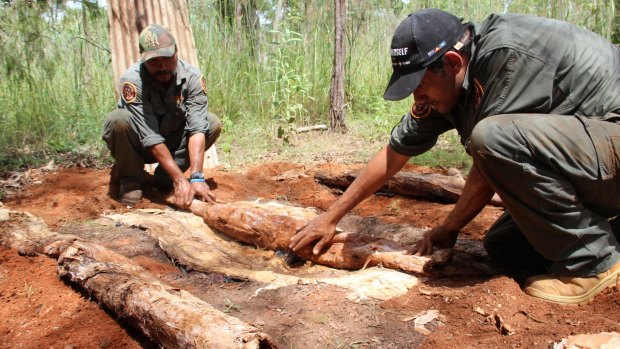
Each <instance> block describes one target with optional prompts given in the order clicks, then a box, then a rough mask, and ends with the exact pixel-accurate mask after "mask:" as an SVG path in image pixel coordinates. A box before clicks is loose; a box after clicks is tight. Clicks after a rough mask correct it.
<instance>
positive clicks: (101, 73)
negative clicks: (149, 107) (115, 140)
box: [0, 1, 114, 168]
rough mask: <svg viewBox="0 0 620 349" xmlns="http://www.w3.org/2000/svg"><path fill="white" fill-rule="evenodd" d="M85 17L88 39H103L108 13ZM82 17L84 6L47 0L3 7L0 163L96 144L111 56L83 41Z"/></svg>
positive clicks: (108, 102)
mask: <svg viewBox="0 0 620 349" xmlns="http://www.w3.org/2000/svg"><path fill="white" fill-rule="evenodd" d="M90 18H91V20H92V22H91V24H92V28H91V33H90V38H89V39H90V40H97V41H100V42H104V43H106V42H107V33H106V27H105V22H106V20H107V18H106V16H105V13H104V12H103V11H94V12H92V16H91V17H90ZM81 20H82V16H81V12H78V11H76V10H71V9H67V8H64V7H52V8H48V7H47V5H46V4H43V5H38V6H35V5H32V4H31V3H30V2H26V1H15V2H13V3H11V4H10V5H4V6H1V7H0V49H1V50H2V52H3V55H2V56H1V57H0V64H1V69H2V75H3V76H4V78H3V79H0V90H2V91H3V93H2V94H0V105H1V106H2V107H1V108H2V109H0V147H2V149H3V152H2V153H1V154H0V165H2V166H4V165H6V166H8V167H9V168H11V167H12V166H13V165H23V163H22V162H23V161H25V160H27V161H28V162H29V161H31V159H32V158H41V159H43V158H48V157H50V156H52V155H53V154H55V153H59V152H67V151H74V150H76V149H78V148H79V147H80V146H83V145H87V144H88V145H89V146H90V147H93V145H95V144H96V142H97V141H98V140H99V139H100V123H101V122H102V120H103V117H104V116H105V113H106V110H110V108H111V106H113V103H114V97H113V89H112V86H113V85H112V81H111V70H108V69H109V67H110V66H109V59H110V58H109V54H108V52H107V51H105V50H104V51H103V52H102V50H97V49H95V48H94V47H90V45H89V44H88V43H87V42H86V40H85V39H86V38H85V35H84V34H83V32H82V31H81V26H80V21H81ZM87 46H89V47H88V48H90V50H89V54H88V55H87V54H86V49H87ZM104 46H107V43H106V44H105V45H104ZM94 148H96V146H95V147H94Z"/></svg>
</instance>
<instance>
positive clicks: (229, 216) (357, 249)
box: [190, 200, 450, 274]
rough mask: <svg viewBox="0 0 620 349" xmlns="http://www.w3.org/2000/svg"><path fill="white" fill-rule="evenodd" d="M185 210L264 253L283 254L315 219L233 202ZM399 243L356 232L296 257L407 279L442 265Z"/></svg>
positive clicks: (287, 209) (273, 206)
mask: <svg viewBox="0 0 620 349" xmlns="http://www.w3.org/2000/svg"><path fill="white" fill-rule="evenodd" d="M190 210H191V211H192V212H193V213H194V214H196V215H198V216H200V217H202V218H203V219H204V220H205V222H206V223H207V225H209V226H210V227H211V228H213V229H215V230H218V231H220V232H222V233H224V234H226V235H229V236H231V237H233V238H235V239H237V240H239V241H242V242H245V243H248V244H253V245H256V246H258V247H261V248H266V249H269V250H274V251H276V250H288V245H289V243H290V238H291V237H292V236H293V235H295V234H296V233H297V232H298V231H299V230H301V228H303V227H304V226H306V225H307V224H308V222H309V221H310V220H311V219H312V218H314V217H316V216H317V213H316V212H315V211H314V210H312V209H307V208H301V207H294V206H288V205H281V204H278V203H274V202H271V203H266V204H261V203H257V202H247V201H238V202H233V203H227V204H220V203H217V204H207V203H204V202H202V201H198V200H194V201H193V202H192V205H191V207H190ZM405 253H407V247H406V246H402V245H399V244H398V243H396V242H394V241H391V240H386V239H379V238H375V237H371V236H368V235H364V234H363V233H361V232H357V233H351V232H344V233H339V234H336V236H335V237H334V241H333V243H332V245H331V246H330V247H329V248H328V249H327V251H325V252H324V253H322V254H320V255H318V256H317V255H314V254H313V253H312V246H307V247H306V248H304V249H302V250H300V251H298V252H297V255H298V256H300V257H301V258H303V259H306V260H309V261H312V262H314V263H316V264H321V265H325V266H329V267H333V268H339V269H363V268H366V267H372V266H377V265H382V266H383V267H385V268H390V269H397V270H402V271H405V272H408V273H418V274H424V273H427V272H428V271H429V270H430V268H431V267H432V266H433V265H435V264H445V263H446V262H447V260H448V259H449V257H450V251H448V250H437V251H436V252H435V253H434V254H433V257H432V258H430V257H420V256H413V255H409V254H405Z"/></svg>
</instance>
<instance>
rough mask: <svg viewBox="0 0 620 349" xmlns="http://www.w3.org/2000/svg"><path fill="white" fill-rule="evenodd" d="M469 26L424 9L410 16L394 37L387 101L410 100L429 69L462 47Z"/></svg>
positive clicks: (450, 17)
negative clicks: (407, 98) (437, 61)
mask: <svg viewBox="0 0 620 349" xmlns="http://www.w3.org/2000/svg"><path fill="white" fill-rule="evenodd" d="M465 29H466V26H465V25H464V24H462V23H461V21H460V20H459V19H458V18H457V17H456V16H455V15H453V14H451V13H448V12H445V11H441V10H438V9H424V10H421V11H418V12H415V13H412V14H410V15H408V16H407V18H405V19H404V20H403V21H402V22H401V23H400V24H399V25H398V28H396V32H395V33H394V36H393V37H392V45H391V49H390V54H391V56H392V68H393V69H394V72H393V73H392V78H391V79H390V82H389V83H388V86H387V88H386V89H385V93H384V94H383V98H385V99H387V100H391V101H398V100H401V99H404V98H406V97H408V96H410V95H411V94H412V93H413V91H415V89H416V88H417V87H418V85H419V84H420V80H422V77H423V76H424V73H426V69H427V67H428V66H429V65H430V64H431V63H433V62H434V61H436V60H437V59H438V58H439V57H441V56H442V55H443V54H444V53H446V52H448V51H449V50H450V49H451V48H452V47H454V46H455V45H457V43H459V40H460V39H461V36H462V35H463V33H464V32H465Z"/></svg>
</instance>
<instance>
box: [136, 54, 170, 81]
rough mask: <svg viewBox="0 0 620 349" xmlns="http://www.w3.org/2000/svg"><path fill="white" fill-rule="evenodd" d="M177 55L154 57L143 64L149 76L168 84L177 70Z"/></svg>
mask: <svg viewBox="0 0 620 349" xmlns="http://www.w3.org/2000/svg"><path fill="white" fill-rule="evenodd" d="M177 61H178V60H177V54H176V52H175V53H174V55H173V56H172V57H155V58H151V59H149V60H148V61H146V62H144V66H145V67H146V70H147V71H148V72H149V74H151V75H153V76H154V77H155V79H157V81H159V82H161V83H168V82H170V80H172V77H173V76H174V72H175V70H176V69H177Z"/></svg>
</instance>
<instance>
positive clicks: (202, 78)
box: [200, 75, 207, 94]
mask: <svg viewBox="0 0 620 349" xmlns="http://www.w3.org/2000/svg"><path fill="white" fill-rule="evenodd" d="M200 87H202V91H203V92H204V93H205V94H207V80H206V79H205V76H204V75H201V76H200Z"/></svg>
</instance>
